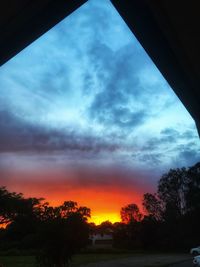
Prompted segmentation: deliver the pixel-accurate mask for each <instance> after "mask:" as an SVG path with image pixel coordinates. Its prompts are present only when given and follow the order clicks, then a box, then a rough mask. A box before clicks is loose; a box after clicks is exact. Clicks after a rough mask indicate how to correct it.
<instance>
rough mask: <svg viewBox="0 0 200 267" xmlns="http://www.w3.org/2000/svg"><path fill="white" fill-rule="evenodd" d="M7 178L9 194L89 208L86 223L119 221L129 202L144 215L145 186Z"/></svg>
mask: <svg viewBox="0 0 200 267" xmlns="http://www.w3.org/2000/svg"><path fill="white" fill-rule="evenodd" d="M9 176H10V177H11V176H12V178H11V179H5V180H4V183H3V185H5V186H6V187H7V189H8V190H9V191H11V192H13V191H15V192H18V193H19V192H21V193H23V194H24V196H25V197H37V198H41V197H42V198H44V199H45V201H47V202H49V204H50V205H52V206H58V205H62V204H63V202H64V201H70V200H71V201H75V202H77V203H78V205H79V206H86V207H88V208H90V209H91V218H90V219H89V220H88V221H89V222H94V223H95V224H97V225H98V224H101V223H102V222H104V221H110V222H112V223H115V222H120V221H121V218H120V210H121V208H122V207H124V206H126V205H127V204H130V203H135V204H137V205H138V206H139V208H140V211H141V212H143V209H142V204H141V203H142V196H143V194H144V193H146V192H149V190H148V188H147V186H145V187H144V186H143V187H139V186H137V185H134V184H133V185H132V184H129V183H128V182H121V183H119V182H117V180H116V182H115V183H114V182H113V183H112V184H106V183H104V184H103V183H102V184H101V183H96V184H95V183H93V184H87V183H84V182H82V183H77V182H76V180H75V179H74V177H72V178H71V179H68V180H65V179H64V178H62V176H61V175H57V176H54V175H53V176H52V177H51V176H50V174H49V176H47V177H50V178H51V179H50V178H47V177H45V176H42V175H41V176H35V174H34V173H33V174H32V175H30V174H29V175H24V174H23V173H21V174H20V173H13V175H9ZM27 177H28V179H27ZM35 177H37V179H36V178H35ZM55 177H57V178H56V179H55ZM53 178H54V179H53ZM108 178H109V177H108ZM99 179H100V178H99Z"/></svg>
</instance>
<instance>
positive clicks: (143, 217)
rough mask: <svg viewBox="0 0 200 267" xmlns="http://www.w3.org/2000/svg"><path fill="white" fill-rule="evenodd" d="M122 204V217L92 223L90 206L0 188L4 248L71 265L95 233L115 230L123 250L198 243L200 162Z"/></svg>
mask: <svg viewBox="0 0 200 267" xmlns="http://www.w3.org/2000/svg"><path fill="white" fill-rule="evenodd" d="M142 205H143V211H141V210H140V209H139V208H138V206H137V205H136V204H134V203H132V204H129V205H127V206H124V207H122V208H121V211H120V213H121V222H118V223H114V224H112V223H110V222H109V221H106V222H103V223H102V224H101V225H98V226H96V225H95V224H94V223H88V218H89V217H90V213H91V211H90V209H89V208H87V207H81V206H78V204H77V203H76V202H73V201H66V202H64V203H63V205H61V206H57V207H52V206H50V205H49V203H47V202H45V201H44V199H42V198H40V199H39V198H25V197H24V196H23V194H18V193H15V192H9V191H8V190H7V189H6V188H5V187H0V226H2V228H1V229H0V250H1V251H11V250H13V249H17V250H29V251H32V252H34V253H35V255H36V258H37V262H38V264H39V266H44V267H45V266H48V267H51V266H52V267H53V266H56V267H61V266H68V263H69V261H70V259H71V257H72V255H73V254H75V253H77V252H79V251H80V250H81V249H82V248H84V247H86V246H87V245H88V244H89V236H90V234H93V233H97V232H98V233H112V235H113V246H114V247H116V248H123V249H131V250H133V249H136V250H138V249H142V250H145V249H146V250H163V251H175V250H181V251H184V250H187V251H188V249H189V248H190V247H192V246H195V245H198V244H199V242H200V227H199V225H200V163H197V164H195V165H194V166H192V167H190V168H177V169H171V170H169V172H168V173H166V174H164V175H163V176H162V177H161V178H160V180H159V182H158V187H157V192H156V193H155V194H151V193H146V194H144V196H143V203H142Z"/></svg>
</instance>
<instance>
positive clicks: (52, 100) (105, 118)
mask: <svg viewBox="0 0 200 267" xmlns="http://www.w3.org/2000/svg"><path fill="white" fill-rule="evenodd" d="M0 88H1V94H0V129H1V130H0V183H1V184H9V185H10V186H11V184H15V185H17V183H18V181H19V177H20V175H22V176H23V177H25V174H26V177H29V178H27V181H32V182H33V184H34V181H38V180H39V179H44V180H45V181H46V177H48V178H49V179H50V177H51V179H53V177H54V178H55V177H56V178H55V179H56V180H57V181H58V180H59V179H60V181H63V179H64V180H65V179H67V177H68V184H71V186H72V187H73V186H75V187H78V188H79V189H80V188H81V187H82V188H84V185H87V186H90V187H92V188H99V190H100V188H101V190H103V189H105V188H111V187H112V186H113V184H116V186H117V188H125V187H127V188H128V187H130V188H132V190H133V191H134V190H135V191H134V192H136V191H138V192H142V188H145V189H146V187H145V184H147V185H148V187H149V189H152V188H151V185H152V186H155V184H156V181H157V179H158V177H159V175H161V174H162V173H163V172H164V171H166V170H167V169H168V168H171V167H180V166H190V165H192V164H194V163H195V162H197V161H199V160H200V144H199V139H198V136H197V132H196V128H195V125H194V122H193V120H192V118H191V117H190V115H189V114H188V112H187V111H186V110H185V108H184V107H183V105H182V103H181V102H180V101H179V99H178V98H177V97H176V95H175V94H174V92H173V90H172V89H171V88H170V87H169V85H168V84H167V82H166V81H165V80H164V78H163V77H162V75H161V74H160V72H159V71H158V69H157V68H156V67H155V65H154V64H153V62H152V61H151V59H150V58H149V57H148V55H147V54H146V53H145V51H144V49H143V48H142V47H141V45H140V44H139V43H138V41H137V40H136V38H135V37H134V35H133V34H132V33H131V32H130V30H129V29H128V27H127V25H126V24H125V22H124V21H123V20H122V18H121V17H120V16H119V14H118V13H117V11H116V10H115V9H114V7H113V6H112V5H111V3H110V1H108V0H101V1H98V0H89V1H88V2H87V3H86V4H85V5H83V6H82V7H81V8H80V9H78V10H77V11H76V12H74V13H73V14H71V15H70V16H69V17H67V18H66V19H65V20H64V21H62V22H61V23H59V24H58V25H57V26H55V27H54V28H53V29H51V30H50V31H49V32H48V33H46V34H45V35H44V36H42V37H41V38H40V39H38V40H37V41H35V42H34V43H33V44H32V45H31V46H29V47H28V48H26V49H25V50H24V51H22V52H21V53H20V54H19V55H17V56H16V57H15V58H13V59H12V60H10V61H9V62H8V63H7V64H5V65H4V66H3V67H1V69H0ZM101 169H103V170H105V171H102V170H101ZM49 170H51V172H49ZM54 171H55V172H54ZM51 173H53V174H54V175H51ZM72 173H73V175H72ZM69 176H70V177H71V178H70V179H69ZM9 177H10V180H9ZM42 177H43V178H42ZM63 177H64V178H63ZM48 178H47V180H48ZM9 181H11V182H9ZM130 185H131V186H130ZM135 185H137V186H136V187H135ZM134 188H135V189H134ZM136 189H137V190H136ZM110 190H111V189H110ZM22 191H23V190H22Z"/></svg>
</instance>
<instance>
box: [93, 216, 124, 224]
mask: <svg viewBox="0 0 200 267" xmlns="http://www.w3.org/2000/svg"><path fill="white" fill-rule="evenodd" d="M105 221H110V222H111V223H115V222H120V221H121V219H120V214H118V213H101V214H95V213H94V215H92V216H91V218H90V220H89V222H92V223H95V224H96V225H99V224H101V223H102V222H105Z"/></svg>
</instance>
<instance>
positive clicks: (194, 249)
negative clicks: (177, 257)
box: [190, 246, 200, 255]
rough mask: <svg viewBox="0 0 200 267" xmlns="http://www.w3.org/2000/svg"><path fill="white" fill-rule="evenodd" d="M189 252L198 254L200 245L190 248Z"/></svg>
mask: <svg viewBox="0 0 200 267" xmlns="http://www.w3.org/2000/svg"><path fill="white" fill-rule="evenodd" d="M190 254H192V255H199V254H200V246H199V247H196V248H191V250H190Z"/></svg>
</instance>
